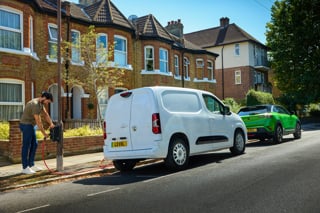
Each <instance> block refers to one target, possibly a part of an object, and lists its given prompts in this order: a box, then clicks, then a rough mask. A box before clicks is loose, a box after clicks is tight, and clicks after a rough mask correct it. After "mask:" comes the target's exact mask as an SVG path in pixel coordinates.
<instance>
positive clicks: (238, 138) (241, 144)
mask: <svg viewBox="0 0 320 213" xmlns="http://www.w3.org/2000/svg"><path fill="white" fill-rule="evenodd" d="M245 148H246V140H245V138H244V135H243V132H242V131H241V130H239V129H237V130H236V131H235V133H234V139H233V146H232V147H231V148H230V152H231V153H232V154H233V155H241V154H243V153H244V150H245Z"/></svg>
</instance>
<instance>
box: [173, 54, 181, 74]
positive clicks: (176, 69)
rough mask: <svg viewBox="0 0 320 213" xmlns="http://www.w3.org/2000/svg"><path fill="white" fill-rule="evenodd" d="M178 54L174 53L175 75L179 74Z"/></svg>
mask: <svg viewBox="0 0 320 213" xmlns="http://www.w3.org/2000/svg"><path fill="white" fill-rule="evenodd" d="M179 64H180V63H179V56H178V55H174V75H175V76H176V77H179V76H180V70H179Z"/></svg>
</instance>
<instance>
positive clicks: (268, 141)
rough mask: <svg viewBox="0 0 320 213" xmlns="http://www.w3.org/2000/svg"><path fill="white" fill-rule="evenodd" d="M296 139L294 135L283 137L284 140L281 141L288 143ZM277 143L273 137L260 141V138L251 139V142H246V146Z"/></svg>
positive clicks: (274, 144) (273, 144)
mask: <svg viewBox="0 0 320 213" xmlns="http://www.w3.org/2000/svg"><path fill="white" fill-rule="evenodd" d="M294 141H296V140H295V139H294V138H293V137H292V138H290V137H287V138H283V141H282V142H281V143H280V144H282V143H288V142H294ZM276 145H278V144H277V143H274V142H273V141H272V139H269V140H264V141H259V140H250V141H249V143H247V144H246V147H261V146H276Z"/></svg>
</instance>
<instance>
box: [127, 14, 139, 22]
mask: <svg viewBox="0 0 320 213" xmlns="http://www.w3.org/2000/svg"><path fill="white" fill-rule="evenodd" d="M137 18H138V16H136V15H130V16H129V18H128V19H129V21H134V20H136V19H137Z"/></svg>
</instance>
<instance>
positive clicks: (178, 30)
mask: <svg viewBox="0 0 320 213" xmlns="http://www.w3.org/2000/svg"><path fill="white" fill-rule="evenodd" d="M165 28H166V30H168V31H169V33H171V34H173V35H175V36H177V37H179V38H183V24H182V23H181V19H178V20H177V21H169V22H168V25H167V26H166V27H165Z"/></svg>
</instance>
